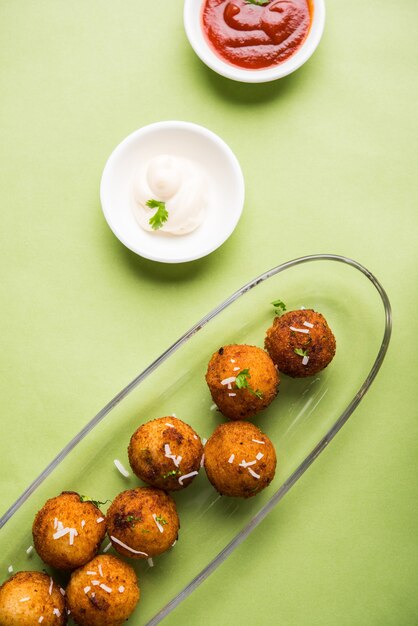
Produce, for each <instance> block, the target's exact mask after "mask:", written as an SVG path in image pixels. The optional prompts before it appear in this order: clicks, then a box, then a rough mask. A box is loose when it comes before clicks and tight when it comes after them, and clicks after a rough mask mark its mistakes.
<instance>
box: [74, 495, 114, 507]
mask: <svg viewBox="0 0 418 626" xmlns="http://www.w3.org/2000/svg"><path fill="white" fill-rule="evenodd" d="M80 502H91V503H92V504H94V506H96V507H97V508H98V509H100V507H101V506H104V505H105V504H107V503H108V502H111V500H105V501H104V502H101V501H100V500H93V498H89V497H88V496H80Z"/></svg>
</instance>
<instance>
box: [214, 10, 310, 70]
mask: <svg viewBox="0 0 418 626" xmlns="http://www.w3.org/2000/svg"><path fill="white" fill-rule="evenodd" d="M312 13H313V7H312V0H269V1H268V2H267V3H266V4H263V5H259V4H254V3H253V2H250V1H249V0H205V2H204V4H203V9H202V25H203V32H204V34H205V36H206V38H207V40H208V42H209V44H210V46H211V48H212V49H213V50H214V52H215V53H216V54H217V55H218V56H220V57H221V58H222V59H223V60H224V61H228V62H229V63H231V64H232V65H237V66H238V67H243V68H246V69H262V68H267V67H271V66H274V65H278V64H279V63H283V61H285V60H286V59H288V58H289V57H291V56H292V55H293V54H295V52H297V50H299V48H300V47H301V45H302V44H303V42H304V41H305V39H306V37H307V35H308V33H309V29H310V26H311V21H312Z"/></svg>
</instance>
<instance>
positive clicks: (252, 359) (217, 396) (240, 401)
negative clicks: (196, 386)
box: [206, 344, 280, 420]
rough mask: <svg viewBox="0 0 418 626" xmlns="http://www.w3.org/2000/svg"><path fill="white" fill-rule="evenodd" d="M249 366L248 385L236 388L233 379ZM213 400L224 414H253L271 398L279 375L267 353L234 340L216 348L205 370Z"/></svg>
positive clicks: (234, 416)
mask: <svg viewBox="0 0 418 626" xmlns="http://www.w3.org/2000/svg"><path fill="white" fill-rule="evenodd" d="M245 370H248V375H247V376H245V377H244V378H245V379H246V382H247V383H248V387H249V388H248V387H247V388H241V389H239V388H238V387H237V385H236V381H234V380H233V381H232V382H225V381H229V380H230V379H235V378H236V377H237V376H238V375H239V374H240V373H241V372H243V371H245ZM206 382H207V384H208V387H209V390H210V393H211V395H212V398H213V401H214V402H215V404H216V405H217V406H218V408H219V410H220V411H221V413H223V415H225V417H228V418H229V419H231V420H243V419H248V418H250V417H252V416H253V415H256V414H257V413H259V412H260V411H262V410H263V409H265V408H266V407H268V405H269V404H270V403H271V402H272V401H273V400H274V398H275V397H276V395H277V393H278V390H279V383H280V378H279V374H278V372H277V369H276V368H275V367H274V363H273V361H272V360H271V358H270V357H269V355H268V354H267V353H266V352H265V351H264V350H262V349H261V348H258V347H256V346H248V345H245V344H243V345H238V344H233V345H229V346H223V347H222V348H219V350H217V351H216V352H215V353H214V354H213V355H212V358H211V359H210V361H209V365H208V370H207V372H206Z"/></svg>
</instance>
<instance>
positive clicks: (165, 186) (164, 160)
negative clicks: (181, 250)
mask: <svg viewBox="0 0 418 626" xmlns="http://www.w3.org/2000/svg"><path fill="white" fill-rule="evenodd" d="M133 193H134V199H135V217H136V219H137V221H138V223H139V225H140V226H141V228H143V229H144V230H147V231H149V232H153V233H157V234H158V233H169V234H171V235H185V234H186V233H190V232H192V231H193V230H195V229H196V228H197V227H198V226H199V225H200V224H201V223H202V221H203V219H204V217H205V211H206V207H207V203H208V184H207V180H206V177H205V175H204V173H203V172H202V171H201V170H200V169H199V167H198V165H197V164H195V163H193V162H192V161H190V160H189V159H185V158H183V157H176V156H171V155H168V154H161V155H159V156H156V157H153V158H152V159H150V160H149V161H148V162H147V163H145V164H144V165H143V166H142V167H141V168H140V169H139V171H138V172H137V176H136V178H135V181H134V189H133ZM149 200H159V201H162V202H165V207H166V209H167V211H168V219H167V221H166V222H165V223H164V224H163V226H162V227H161V228H159V229H158V230H153V229H152V227H151V225H150V223H149V221H150V218H151V217H152V216H153V215H154V214H155V212H156V209H151V208H149V207H148V206H147V202H148V201H149Z"/></svg>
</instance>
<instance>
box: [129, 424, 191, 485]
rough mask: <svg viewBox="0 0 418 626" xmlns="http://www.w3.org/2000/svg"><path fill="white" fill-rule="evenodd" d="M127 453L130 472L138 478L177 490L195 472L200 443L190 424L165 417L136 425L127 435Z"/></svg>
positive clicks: (186, 483)
mask: <svg viewBox="0 0 418 626" xmlns="http://www.w3.org/2000/svg"><path fill="white" fill-rule="evenodd" d="M128 455H129V462H130V464H131V467H132V470H133V472H134V473H135V474H136V475H137V476H138V477H139V478H141V480H143V481H144V482H146V483H148V484H149V485H152V486H153V487H158V488H160V489H165V490H167V491H178V490H179V489H184V487H187V486H188V485H189V484H190V483H191V482H192V480H193V479H194V478H195V476H196V475H197V473H198V471H199V469H200V461H201V459H202V455H203V446H202V442H201V441H200V437H199V436H198V434H197V433H196V432H195V431H194V430H193V428H191V426H189V425H188V424H185V422H182V421H181V420H179V419H177V418H175V417H173V416H168V417H160V418H158V419H155V420H152V421H150V422H147V423H146V424H143V425H142V426H140V427H139V428H138V430H136V431H135V433H134V434H133V435H132V437H131V441H130V443H129V448H128Z"/></svg>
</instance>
